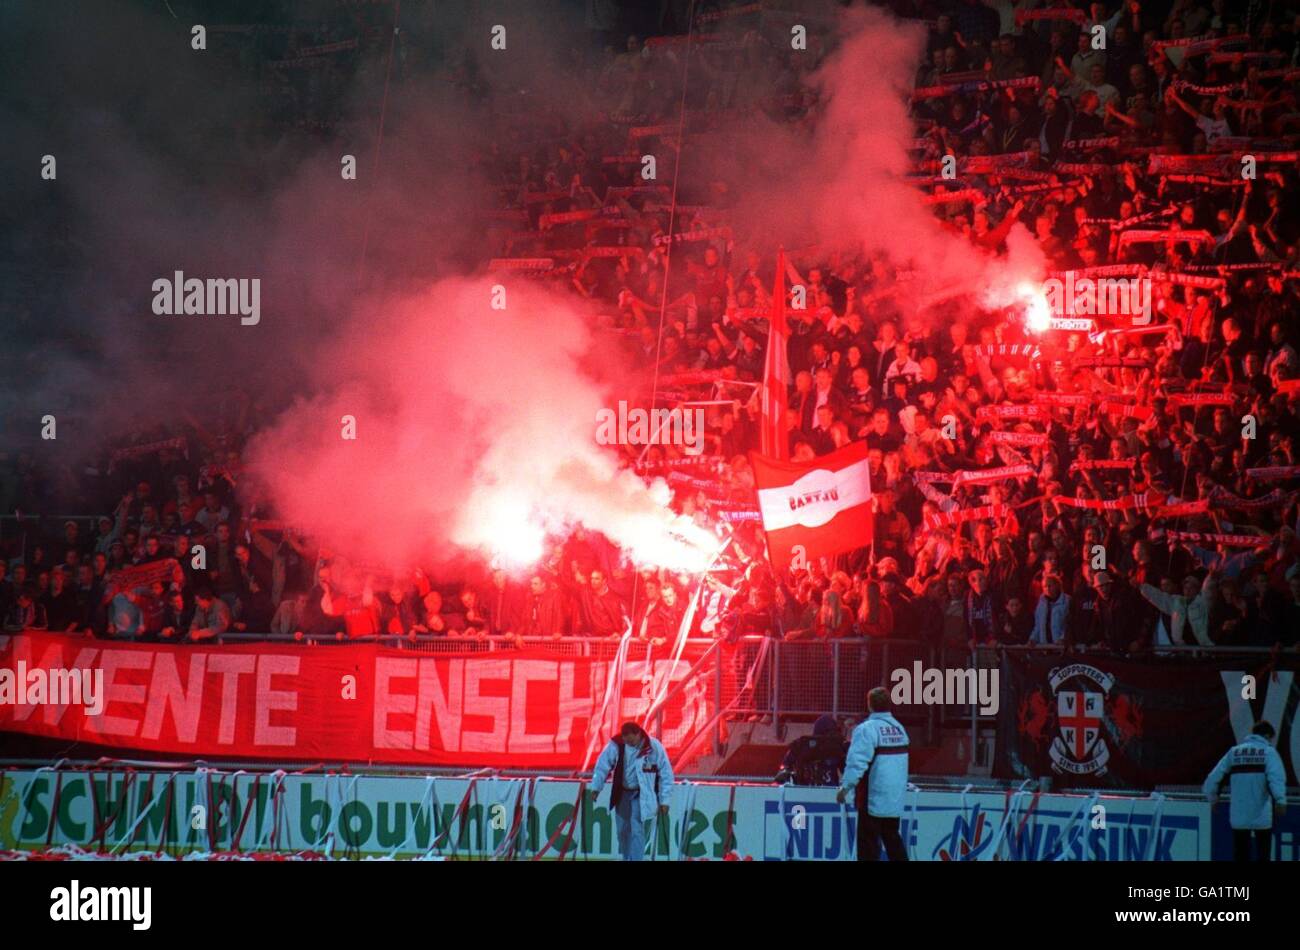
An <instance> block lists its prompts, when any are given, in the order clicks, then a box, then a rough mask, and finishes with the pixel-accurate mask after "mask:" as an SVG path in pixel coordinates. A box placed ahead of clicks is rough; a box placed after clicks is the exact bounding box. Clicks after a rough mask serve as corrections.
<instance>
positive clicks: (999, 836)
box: [0, 769, 1216, 861]
mask: <svg viewBox="0 0 1300 950" xmlns="http://www.w3.org/2000/svg"><path fill="white" fill-rule="evenodd" d="M1098 805H1101V806H1103V807H1104V808H1105V815H1106V822H1105V827H1103V828H1098V827H1096V825H1097V824H1098V823H1097V822H1096V820H1095V816H1096V815H1097V814H1098V813H1099V812H1097V810H1096V806H1098ZM195 809H199V811H198V812H196V811H195ZM195 814H202V815H204V816H205V817H206V818H207V820H206V821H204V822H202V823H198V822H194V821H193V820H192V816H194V815H195ZM196 824H199V825H201V827H198V828H196V827H195V825H196ZM1210 827H1211V822H1210V806H1209V804H1208V803H1207V802H1203V801H1192V802H1184V801H1166V800H1164V799H1161V798H1155V797H1152V798H1147V797H1132V796H1118V795H1103V794H1100V793H1095V792H1094V793H1092V794H1091V795H1089V794H1074V795H1071V794H1062V793H1055V794H1040V793H1036V792H1030V791H1020V792H1000V791H994V792H963V791H960V790H951V791H950V790H939V789H934V790H930V789H927V790H919V789H914V790H912V791H909V792H908V793H907V794H906V795H905V796H904V801H903V814H902V818H901V821H900V822H899V832H900V834H901V836H902V839H903V843H904V845H905V846H906V848H907V851H908V856H909V857H910V858H911V859H912V860H914V861H992V860H1003V861H1056V860H1069V861H1075V860H1087V861H1197V860H1200V861H1204V860H1208V859H1209V857H1210V854H1211V852H1212V849H1214V848H1215V847H1216V845H1215V842H1213V841H1212V839H1211V832H1210ZM647 839H648V840H647V842H646V858H647V859H651V858H654V859H658V860H671V861H680V860H691V861H701V860H710V861H718V860H723V859H724V858H726V857H728V856H731V857H733V858H742V859H746V860H748V859H753V860H756V861H854V860H856V858H857V811H856V809H854V808H853V807H851V806H850V805H843V804H839V803H837V802H836V801H835V789H833V788H813V787H800V786H792V785H791V786H775V785H757V784H753V785H751V784H732V783H725V782H708V783H703V784H699V783H694V782H686V781H679V782H677V783H676V784H675V785H674V787H673V794H672V800H671V804H670V805H669V810H668V814H667V816H666V817H665V818H664V819H662V820H660V821H657V822H656V823H655V825H654V827H653V828H652V829H651V833H650V834H649V835H647ZM47 842H48V843H49V844H50V845H53V846H68V845H72V846H77V847H80V848H82V849H84V850H86V851H89V852H96V851H98V852H101V853H110V852H111V853H119V854H120V853H122V852H125V851H137V852H155V851H157V852H162V851H163V850H164V849H165V850H166V851H167V852H168V853H169V854H171V855H173V856H184V855H185V854H187V853H190V852H194V853H213V852H261V853H269V852H272V851H274V852H279V853H282V854H283V853H297V852H306V851H310V852H314V853H317V854H321V855H329V856H331V857H334V858H352V859H364V858H375V857H394V858H415V857H424V856H437V857H448V858H450V857H454V858H471V857H475V858H486V857H514V858H520V859H535V858H542V859H545V860H551V859H556V858H563V859H564V860H571V861H572V860H577V861H588V860H597V861H599V860H614V859H617V857H618V855H619V851H618V839H617V835H616V834H615V832H614V816H613V813H612V810H611V809H610V807H609V789H608V787H606V788H605V789H604V790H602V791H601V793H600V794H599V795H595V796H593V795H592V794H591V793H590V792H589V791H588V790H587V787H586V784H585V783H584V782H581V781H578V780H576V779H550V778H541V779H523V778H518V779H504V778H443V777H434V776H398V775H337V774H325V775H322V774H307V775H303V774H289V775H270V774H235V773H232V772H199V771H183V772H180V771H178V772H170V773H168V772H162V773H158V774H147V773H134V772H130V771H127V770H123V769H117V770H112V769H99V770H96V771H94V772H90V773H87V772H65V773H61V774H56V773H52V772H49V771H35V770H11V771H8V772H4V773H0V850H10V849H22V850H30V851H37V850H41V849H43V848H45V847H46V845H47Z"/></svg>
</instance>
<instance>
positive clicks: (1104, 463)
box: [1070, 459, 1137, 472]
mask: <svg viewBox="0 0 1300 950" xmlns="http://www.w3.org/2000/svg"><path fill="white" fill-rule="evenodd" d="M1136 464H1137V460H1136V459H1075V460H1074V462H1072V463H1071V464H1070V471H1071V472H1089V471H1094V470H1096V469H1111V468H1116V469H1117V468H1127V469H1132V468H1133V466H1134V465H1136Z"/></svg>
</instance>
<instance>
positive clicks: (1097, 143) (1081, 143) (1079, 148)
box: [1064, 135, 1119, 170]
mask: <svg viewBox="0 0 1300 950" xmlns="http://www.w3.org/2000/svg"><path fill="white" fill-rule="evenodd" d="M1064 147H1065V149H1066V151H1071V152H1096V151H1100V150H1101V149H1103V148H1119V136H1118V135H1109V136H1105V137H1103V138H1094V139H1070V140H1069V141H1068V142H1066V143H1065V146H1064ZM1107 170H1111V169H1110V167H1109V166H1107Z"/></svg>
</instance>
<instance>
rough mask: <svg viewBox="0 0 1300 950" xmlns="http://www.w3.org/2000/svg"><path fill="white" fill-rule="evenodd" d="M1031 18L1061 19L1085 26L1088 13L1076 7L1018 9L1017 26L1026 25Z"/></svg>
mask: <svg viewBox="0 0 1300 950" xmlns="http://www.w3.org/2000/svg"><path fill="white" fill-rule="evenodd" d="M1031 20H1061V21H1063V22H1067V23H1075V24H1077V25H1079V26H1083V24H1085V23H1086V22H1088V15H1087V14H1086V13H1084V12H1083V11H1082V10H1079V9H1076V8H1074V7H1051V8H1049V9H1046V10H1017V11H1016V26H1018V27H1019V26H1024V25H1025V24H1026V23H1028V22H1030V21H1031Z"/></svg>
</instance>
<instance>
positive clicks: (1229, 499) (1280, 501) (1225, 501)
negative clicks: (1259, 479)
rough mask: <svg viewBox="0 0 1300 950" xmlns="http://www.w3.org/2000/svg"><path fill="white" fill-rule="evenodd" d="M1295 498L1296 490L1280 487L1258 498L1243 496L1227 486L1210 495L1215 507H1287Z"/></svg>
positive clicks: (1211, 503)
mask: <svg viewBox="0 0 1300 950" xmlns="http://www.w3.org/2000/svg"><path fill="white" fill-rule="evenodd" d="M1295 500H1296V492H1293V491H1292V492H1284V491H1282V489H1280V488H1274V489H1273V490H1272V491H1271V492H1269V493H1268V494H1267V495H1260V496H1259V497H1258V498H1242V497H1241V496H1239V495H1234V494H1233V493H1232V492H1230V491H1228V490H1227V489H1226V488H1216V489H1215V490H1214V492H1213V493H1212V494H1211V495H1210V505H1211V506H1212V507H1214V508H1232V509H1249V508H1287V507H1290V506H1291V504H1292V503H1294V502H1295Z"/></svg>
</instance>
